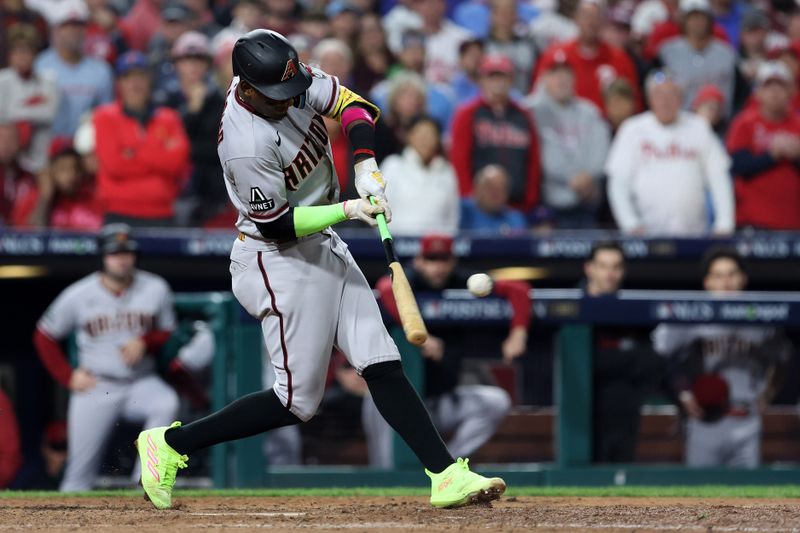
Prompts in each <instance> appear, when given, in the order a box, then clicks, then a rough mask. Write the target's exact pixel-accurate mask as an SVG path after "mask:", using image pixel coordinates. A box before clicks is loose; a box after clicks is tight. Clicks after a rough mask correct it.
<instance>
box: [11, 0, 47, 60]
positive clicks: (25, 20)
mask: <svg viewBox="0 0 800 533" xmlns="http://www.w3.org/2000/svg"><path fill="white" fill-rule="evenodd" d="M32 3H33V2H25V0H2V1H0V68H5V67H6V65H8V63H7V61H8V48H6V46H7V45H8V40H7V39H6V37H5V36H6V35H8V32H9V31H10V30H11V28H12V27H13V26H16V25H17V24H27V25H31V26H33V27H34V29H35V30H36V34H37V35H38V36H39V39H40V40H42V41H44V42H46V41H47V35H48V31H47V29H48V28H47V21H46V20H45V19H44V17H42V15H40V14H39V12H38V11H37V10H36V7H34V6H33V5H29V4H32ZM44 42H42V43H41V44H44ZM37 52H38V50H37Z"/></svg>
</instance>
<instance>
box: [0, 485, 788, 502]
mask: <svg viewBox="0 0 800 533" xmlns="http://www.w3.org/2000/svg"><path fill="white" fill-rule="evenodd" d="M141 494H142V493H141V491H136V490H98V491H94V492H79V493H73V494H59V493H58V492H43V491H0V499H3V498H52V497H56V496H58V497H70V498H73V497H74V498H87V497H89V498H91V497H108V496H112V497H124V498H133V497H136V498H140V497H141ZM429 494H430V493H429V491H428V489H425V488H418V487H385V488H372V487H361V488H311V489H228V490H196V489H186V490H181V489H178V490H177V491H176V496H179V497H184V498H190V497H197V498H202V497H208V496H216V497H236V498H250V497H275V498H283V497H291V496H378V497H380V496H427V495H429ZM506 495H507V496H549V497H632V498H659V497H664V498H666V497H671V498H679V497H684V498H800V486H798V485H779V486H736V487H734V486H721V485H702V486H692V487H686V486H673V487H645V486H643V487H631V486H627V487H511V488H509V490H508V492H507V493H506Z"/></svg>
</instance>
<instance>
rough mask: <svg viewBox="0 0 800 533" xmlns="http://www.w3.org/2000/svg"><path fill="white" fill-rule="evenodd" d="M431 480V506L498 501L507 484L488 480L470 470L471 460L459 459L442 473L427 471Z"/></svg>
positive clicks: (458, 505)
mask: <svg viewBox="0 0 800 533" xmlns="http://www.w3.org/2000/svg"><path fill="white" fill-rule="evenodd" d="M425 473H426V474H428V477H429V478H431V505H433V506H434V507H460V506H462V505H469V504H472V503H483V502H490V501H492V500H497V499H499V498H500V496H502V495H503V493H504V492H505V491H506V482H505V481H503V480H502V479H500V478H499V477H493V478H487V477H483V476H481V475H479V474H476V473H475V472H471V471H470V469H469V459H462V458H460V457H459V458H458V459H457V460H456V462H455V463H453V464H451V465H450V466H448V467H447V468H446V469H445V470H444V471H443V472H442V473H440V474H434V473H433V472H430V471H429V470H427V469H426V470H425Z"/></svg>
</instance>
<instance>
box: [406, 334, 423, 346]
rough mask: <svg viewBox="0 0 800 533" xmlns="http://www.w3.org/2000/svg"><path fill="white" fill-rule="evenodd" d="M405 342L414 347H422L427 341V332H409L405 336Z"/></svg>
mask: <svg viewBox="0 0 800 533" xmlns="http://www.w3.org/2000/svg"><path fill="white" fill-rule="evenodd" d="M406 340H408V342H410V343H411V344H413V345H414V346H422V345H423V344H425V341H426V340H428V332H427V331H409V332H408V334H407V335H406Z"/></svg>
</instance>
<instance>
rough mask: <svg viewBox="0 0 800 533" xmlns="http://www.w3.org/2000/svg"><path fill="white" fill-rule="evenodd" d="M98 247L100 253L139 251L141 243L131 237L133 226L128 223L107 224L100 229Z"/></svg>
mask: <svg viewBox="0 0 800 533" xmlns="http://www.w3.org/2000/svg"><path fill="white" fill-rule="evenodd" d="M97 249H98V250H99V251H100V255H108V254H117V253H120V252H133V253H136V252H138V251H139V243H137V242H136V241H135V240H133V238H131V227H130V226H128V225H127V224H121V223H115V224H106V225H105V226H103V228H102V229H101V230H100V235H99V237H98V243H97Z"/></svg>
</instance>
